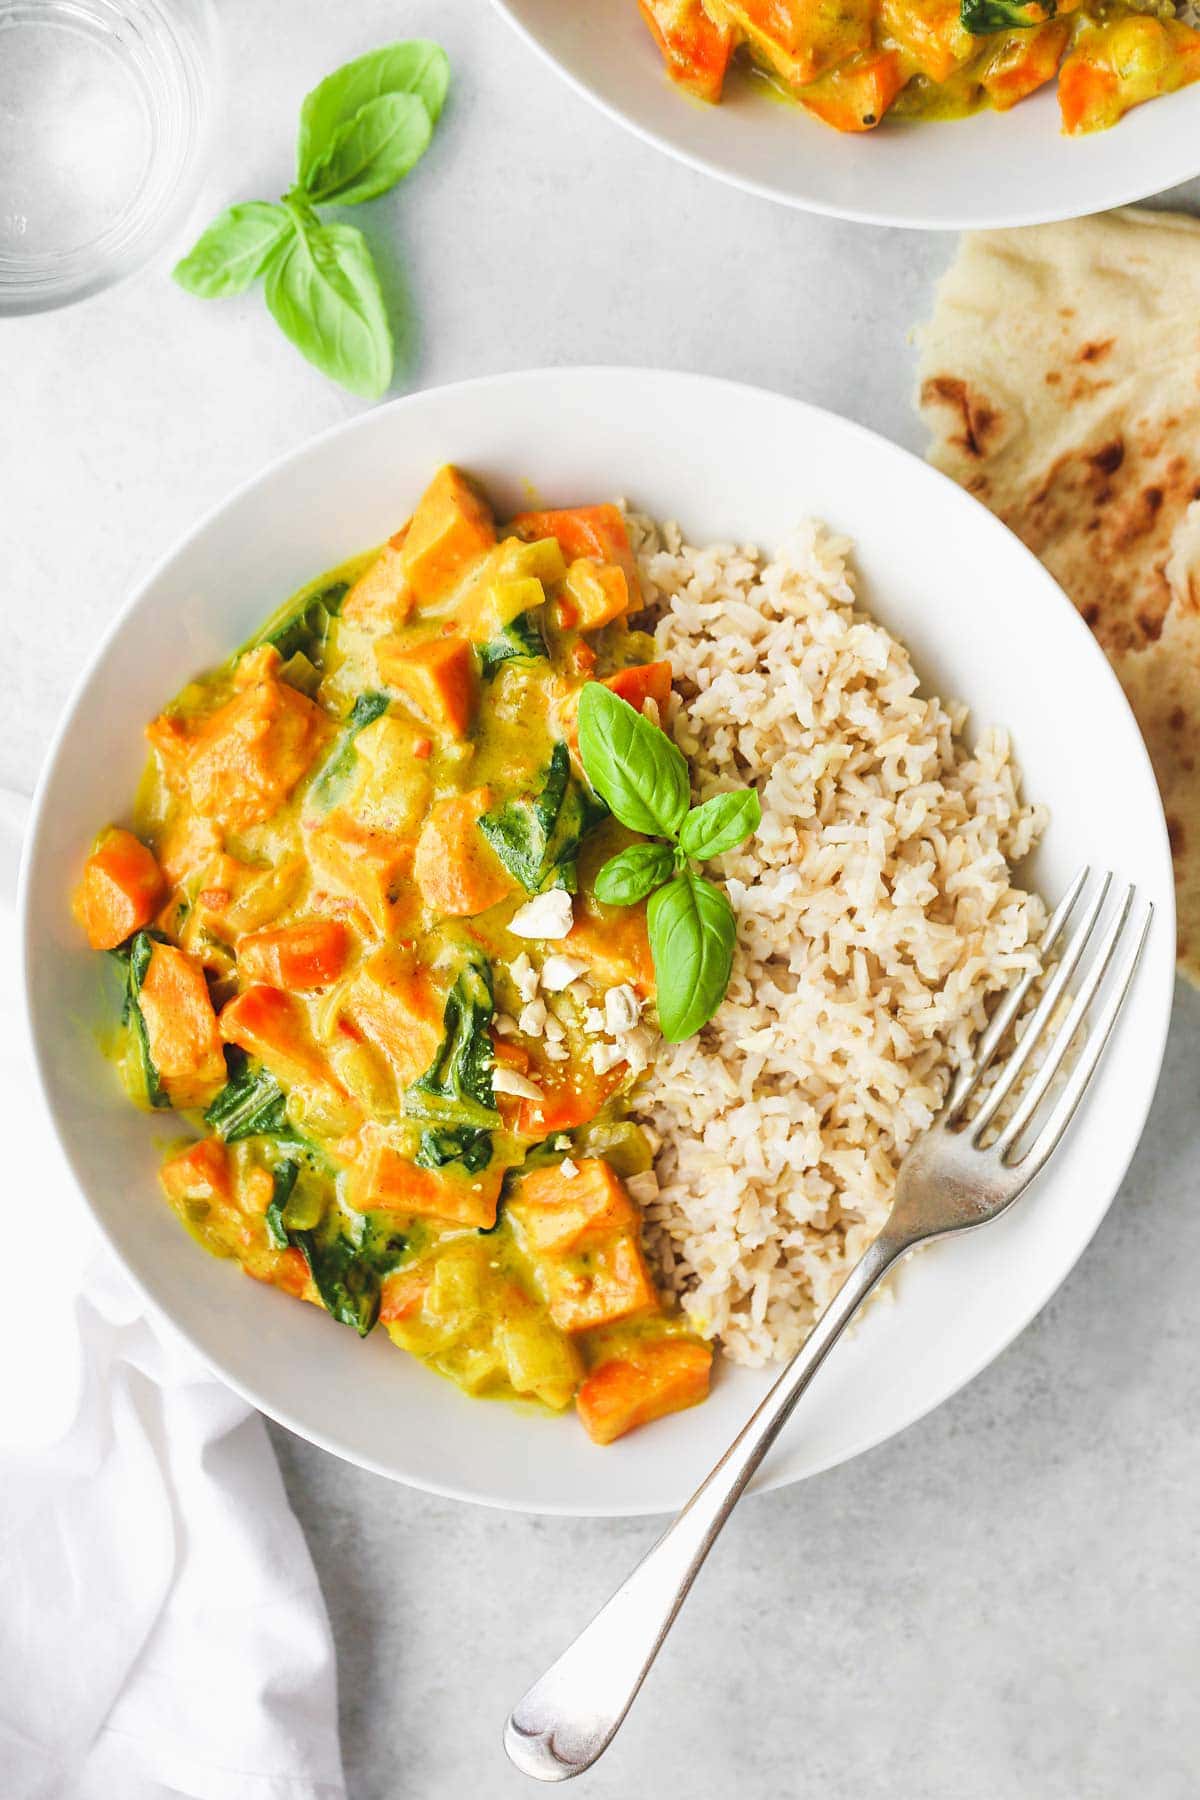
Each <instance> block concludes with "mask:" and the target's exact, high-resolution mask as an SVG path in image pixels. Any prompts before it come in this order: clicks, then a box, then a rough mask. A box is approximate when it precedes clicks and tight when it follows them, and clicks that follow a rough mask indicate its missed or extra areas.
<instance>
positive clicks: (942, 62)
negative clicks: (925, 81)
mask: <svg viewBox="0 0 1200 1800" xmlns="http://www.w3.org/2000/svg"><path fill="white" fill-rule="evenodd" d="M961 12H962V0H883V4H882V12H881V18H882V22H883V27H884V30H885V31H886V32H887V34H888V36H889V37H891V38H893V39H894V40H895V42H896V43H897V44H899V46H900V48H901V49H902V50H903V51H905V52H906V53H907V55H908V56H909V57H910V58H911V60H912V62H914V63H915V64H916V66H917V68H918V70H919V71H920V73H921V74H922V75H927V76H928V77H929V79H930V81H946V80H948V79H949V77H950V76H951V75H953V73H954V71H955V70H956V69H961V68H962V67H963V65H964V64H965V63H967V62H969V61H970V60H971V58H972V57H973V56H975V55H976V54H977V53H978V50H979V43H978V40H977V39H976V38H974V37H973V36H972V35H971V33H970V32H969V31H968V30H967V29H966V27H965V26H964V25H963V23H962V18H961Z"/></svg>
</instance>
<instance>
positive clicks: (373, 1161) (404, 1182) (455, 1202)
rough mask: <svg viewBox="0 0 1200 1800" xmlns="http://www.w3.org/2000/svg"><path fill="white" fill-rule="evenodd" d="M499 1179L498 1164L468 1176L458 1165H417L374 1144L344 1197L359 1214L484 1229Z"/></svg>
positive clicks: (501, 1174)
mask: <svg viewBox="0 0 1200 1800" xmlns="http://www.w3.org/2000/svg"><path fill="white" fill-rule="evenodd" d="M503 1182H504V1170H503V1168H500V1167H497V1168H488V1169H483V1170H481V1171H480V1172H479V1173H478V1174H477V1175H471V1174H469V1173H468V1172H467V1171H466V1170H465V1169H464V1168H462V1166H461V1164H455V1163H450V1164H447V1166H446V1167H445V1168H444V1169H422V1168H419V1167H418V1165H417V1164H416V1163H414V1162H410V1161H409V1160H408V1158H407V1157H405V1156H402V1155H401V1154H400V1152H399V1151H398V1150H397V1149H395V1148H394V1147H393V1146H392V1145H391V1144H387V1143H377V1144H374V1145H373V1146H372V1147H371V1148H370V1149H369V1150H368V1152H367V1157H366V1161H365V1163H364V1164H363V1166H362V1168H361V1170H359V1171H358V1172H357V1179H356V1181H355V1182H353V1183H352V1185H351V1189H350V1198H351V1201H352V1203H353V1205H355V1206H356V1207H358V1208H359V1210H360V1211H362V1212H371V1211H374V1210H376V1209H378V1210H379V1211H381V1212H394V1213H404V1214H407V1215H409V1216H411V1217H413V1218H429V1219H444V1220H446V1221H447V1223H449V1224H453V1225H470V1226H472V1227H473V1228H474V1229H476V1230H482V1231H487V1230H490V1229H491V1227H492V1226H493V1225H494V1224H495V1223H496V1204H497V1202H498V1200H499V1198H500V1189H501V1186H502V1185H503Z"/></svg>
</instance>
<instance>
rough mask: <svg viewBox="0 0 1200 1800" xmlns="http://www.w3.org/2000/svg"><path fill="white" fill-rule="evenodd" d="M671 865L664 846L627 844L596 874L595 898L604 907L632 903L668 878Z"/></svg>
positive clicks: (652, 890)
mask: <svg viewBox="0 0 1200 1800" xmlns="http://www.w3.org/2000/svg"><path fill="white" fill-rule="evenodd" d="M674 867H675V859H674V857H673V856H672V854H671V851H670V848H669V846H668V845H666V844H630V845H629V847H628V849H626V850H622V851H620V852H619V853H618V854H617V855H616V856H610V857H609V859H608V861H607V862H606V863H605V864H604V866H603V868H601V869H600V870H599V872H598V873H597V876H596V898H597V900H603V901H604V903H605V905H606V906H634V905H636V904H637V902H638V901H639V900H644V899H645V898H646V895H647V894H652V893H653V892H654V890H655V888H656V887H661V886H662V884H663V882H664V881H669V880H670V879H671V873H672V870H673V869H674Z"/></svg>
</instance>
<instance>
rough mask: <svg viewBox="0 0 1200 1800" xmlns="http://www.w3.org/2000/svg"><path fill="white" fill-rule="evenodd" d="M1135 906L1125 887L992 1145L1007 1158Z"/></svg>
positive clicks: (1046, 1086) (1067, 1047)
mask: <svg viewBox="0 0 1200 1800" xmlns="http://www.w3.org/2000/svg"><path fill="white" fill-rule="evenodd" d="M1132 905H1133V889H1132V887H1128V888H1126V889H1125V894H1124V898H1123V899H1122V901H1121V904H1120V906H1119V907H1118V908H1117V913H1116V917H1115V918H1114V919H1113V920H1112V922H1111V923H1110V925H1109V926H1108V929H1107V930H1106V931H1105V933H1104V937H1103V939H1102V940H1101V943H1100V947H1099V949H1098V950H1097V952H1096V960H1095V962H1094V963H1093V965H1092V967H1091V968H1090V969H1089V970H1088V973H1087V977H1086V979H1085V980H1084V981H1083V982H1082V983H1081V985H1080V988H1079V992H1078V993H1077V994H1076V995H1075V997H1074V999H1073V1000H1072V1002H1071V1008H1070V1011H1069V1012H1068V1013H1067V1016H1066V1018H1065V1019H1064V1020H1063V1022H1062V1024H1061V1025H1060V1026H1059V1028H1058V1030H1057V1031H1056V1032H1055V1034H1054V1036H1053V1038H1052V1039H1051V1041H1050V1044H1049V1046H1048V1048H1047V1050H1046V1056H1045V1060H1044V1061H1043V1063H1042V1066H1041V1068H1040V1069H1039V1070H1038V1072H1037V1074H1036V1075H1035V1076H1034V1078H1033V1080H1032V1081H1031V1082H1030V1084H1029V1086H1028V1087H1027V1088H1026V1090H1025V1092H1024V1094H1022V1096H1021V1103H1020V1105H1019V1106H1018V1107H1017V1110H1016V1111H1015V1112H1014V1114H1013V1116H1012V1118H1011V1119H1010V1120H1009V1121H1008V1124H1007V1125H1006V1126H1005V1127H1004V1130H1003V1131H1002V1132H1001V1133H1000V1136H999V1137H998V1138H997V1139H996V1142H995V1144H994V1145H993V1146H992V1148H993V1149H994V1150H995V1152H996V1155H997V1156H998V1157H1000V1159H1001V1161H1003V1159H1004V1157H1005V1156H1006V1155H1007V1154H1008V1152H1009V1151H1010V1150H1011V1149H1012V1146H1013V1145H1014V1144H1015V1143H1016V1141H1017V1139H1018V1138H1019V1137H1020V1135H1021V1133H1022V1132H1023V1131H1024V1129H1025V1127H1026V1126H1027V1125H1028V1123H1029V1121H1030V1119H1032V1117H1033V1115H1034V1113H1035V1112H1036V1111H1037V1109H1038V1107H1039V1106H1040V1105H1041V1104H1042V1101H1043V1100H1044V1099H1045V1097H1046V1094H1047V1092H1048V1091H1049V1087H1050V1083H1051V1082H1052V1081H1053V1080H1054V1077H1055V1076H1056V1075H1057V1074H1058V1071H1059V1069H1060V1068H1061V1067H1062V1064H1063V1058H1064V1057H1065V1056H1066V1055H1067V1052H1068V1051H1069V1050H1070V1047H1071V1045H1072V1043H1073V1042H1074V1039H1075V1034H1076V1032H1077V1031H1078V1030H1079V1027H1080V1026H1081V1025H1082V1024H1083V1021H1084V1019H1085V1018H1086V1017H1087V1014H1088V1009H1089V1007H1090V1006H1091V1004H1092V1001H1093V1000H1094V999H1095V998H1096V995H1097V993H1098V992H1099V988H1100V983H1101V982H1102V981H1103V980H1104V977H1105V975H1106V974H1107V973H1108V965H1109V963H1110V962H1111V961H1112V958H1113V952H1114V951H1115V950H1116V947H1117V943H1118V941H1119V939H1120V936H1121V933H1122V932H1123V931H1124V929H1125V925H1126V921H1127V920H1128V918H1129V909H1130V907H1131V906H1132Z"/></svg>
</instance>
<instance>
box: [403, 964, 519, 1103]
mask: <svg viewBox="0 0 1200 1800" xmlns="http://www.w3.org/2000/svg"><path fill="white" fill-rule="evenodd" d="M494 1010H495V1001H494V999H493V995H492V971H491V967H490V965H489V964H488V963H487V962H486V961H485V960H484V959H483V958H482V957H472V958H471V959H470V960H469V961H468V962H467V964H466V965H465V967H464V968H463V970H462V972H461V974H460V975H459V977H458V980H457V981H456V982H455V983H454V986H453V987H452V988H451V989H450V992H449V993H448V994H447V996H446V1009H445V1012H444V1013H443V1015H442V1019H443V1024H444V1027H445V1036H444V1037H443V1039H442V1043H441V1047H440V1048H439V1050H438V1053H437V1055H436V1057H435V1058H434V1060H433V1062H432V1064H431V1065H430V1067H429V1068H428V1069H426V1071H425V1073H424V1075H422V1076H421V1077H420V1078H419V1079H418V1080H417V1081H414V1082H413V1084H412V1086H411V1087H410V1088H408V1089H406V1091H405V1095H404V1111H405V1112H406V1113H407V1114H408V1116H409V1117H410V1118H414V1119H424V1120H427V1121H428V1122H429V1124H431V1125H442V1126H470V1127H473V1128H474V1129H476V1130H479V1131H490V1130H492V1129H493V1128H494V1127H495V1126H497V1125H498V1124H499V1123H500V1115H499V1113H498V1112H497V1110H496V1095H495V1091H494V1089H493V1087H492V1070H493V1067H494V1060H495V1059H494V1055H493V1051H492V1038H491V1032H490V1030H489V1027H490V1025H491V1022H492V1014H493V1012H494Z"/></svg>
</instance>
